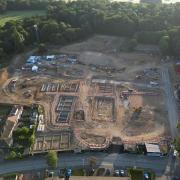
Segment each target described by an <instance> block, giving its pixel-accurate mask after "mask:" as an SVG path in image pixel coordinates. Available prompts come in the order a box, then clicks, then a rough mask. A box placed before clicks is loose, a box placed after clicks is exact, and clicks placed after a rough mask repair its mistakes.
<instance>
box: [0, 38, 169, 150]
mask: <svg viewBox="0 0 180 180" xmlns="http://www.w3.org/2000/svg"><path fill="white" fill-rule="evenodd" d="M124 41H125V39H122V38H117V37H110V36H94V37H92V38H90V39H88V40H86V41H83V42H80V43H76V44H72V45H69V46H65V47H63V48H61V49H59V54H62V53H63V54H64V53H68V54H76V55H77V57H78V63H76V64H71V65H69V64H68V65H66V66H64V64H63V66H60V65H59V64H60V63H58V67H56V68H55V70H54V72H53V69H51V70H50V73H49V74H48V72H49V71H48V67H47V69H46V71H45V72H44V71H40V72H38V73H32V72H23V71H21V72H20V71H18V76H17V74H16V73H15V75H14V76H13V77H11V78H10V79H8V78H7V81H6V82H5V83H4V85H2V91H1V94H0V101H1V103H4V102H7V103H16V104H25V105H27V104H33V103H35V104H39V105H42V106H43V107H44V113H45V125H46V127H45V131H44V132H43V133H42V134H39V133H38V135H37V136H38V137H37V139H38V138H39V139H41V137H42V136H43V137H44V136H45V134H46V133H47V134H48V138H49V134H50V132H58V133H61V132H64V131H65V132H66V133H70V135H69V141H68V142H67V143H68V148H69V149H71V148H72V149H73V148H77V147H81V148H94V149H98V148H100V149H103V148H106V147H107V146H108V145H109V143H110V141H111V139H112V138H113V137H120V139H121V140H122V142H124V143H137V142H144V141H146V142H159V141H160V140H161V139H165V138H166V137H167V136H168V135H169V132H168V130H167V127H168V123H167V113H166V109H165V104H164V99H163V91H162V90H161V88H160V87H161V76H160V74H161V69H160V58H159V57H158V56H157V55H152V54H150V53H149V52H150V51H151V49H150V48H151V47H149V49H150V50H149V52H148V51H147V53H140V52H131V53H130V52H121V51H120V50H121V47H122V46H123V44H124ZM146 49H148V46H147V47H146ZM53 50H54V49H53ZM57 50H58V48H57V49H56V51H57ZM49 51H50V52H51V49H50V50H49ZM17 68H20V67H17ZM80 71H81V75H80V76H79V72H80ZM58 72H64V74H67V72H71V73H69V74H68V76H65V75H62V74H61V75H59V74H58ZM65 72H66V73H65ZM52 73H53V76H52ZM6 77H8V76H7V75H6ZM2 78H4V77H2ZM12 80H15V83H16V85H15V86H14V85H13V86H12V84H11V83H12ZM151 81H156V82H158V84H159V87H156V88H153V87H151V86H149V83H150V82H151ZM0 82H1V79H0ZM45 138H46V137H45ZM36 144H38V141H37V143H36ZM38 147H41V146H38ZM36 149H37V147H36Z"/></svg>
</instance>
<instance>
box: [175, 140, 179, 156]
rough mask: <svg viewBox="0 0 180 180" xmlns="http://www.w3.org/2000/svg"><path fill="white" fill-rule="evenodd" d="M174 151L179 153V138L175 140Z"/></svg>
mask: <svg viewBox="0 0 180 180" xmlns="http://www.w3.org/2000/svg"><path fill="white" fill-rule="evenodd" d="M175 149H176V150H177V151H178V152H179V153H180V136H179V137H177V138H176V139H175Z"/></svg>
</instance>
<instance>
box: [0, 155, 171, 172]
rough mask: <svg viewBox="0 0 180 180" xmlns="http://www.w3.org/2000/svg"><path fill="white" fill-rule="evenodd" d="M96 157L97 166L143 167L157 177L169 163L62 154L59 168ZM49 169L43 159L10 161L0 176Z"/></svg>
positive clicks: (133, 157) (160, 159)
mask: <svg viewBox="0 0 180 180" xmlns="http://www.w3.org/2000/svg"><path fill="white" fill-rule="evenodd" d="M92 156H93V157H96V159H97V165H101V166H109V165H113V166H114V167H115V168H116V167H119V168H126V167H132V166H136V167H143V168H150V169H152V170H153V171H154V172H155V173H156V174H157V175H162V174H163V173H164V172H165V169H166V165H167V163H168V158H167V157H147V156H144V155H133V154H115V153H114V154H107V153H102V152H99V153H83V154H72V153H61V154H60V157H59V161H58V168H65V167H70V168H71V167H72V168H73V167H79V166H81V167H82V166H85V165H88V162H89V161H88V159H89V157H92ZM43 168H47V164H46V160H45V159H44V158H43V157H37V156H36V157H30V158H28V159H26V160H20V161H12V162H11V161H9V162H4V163H2V164H0V174H5V173H12V172H18V171H19V172H21V171H31V170H38V169H39V170H40V169H43Z"/></svg>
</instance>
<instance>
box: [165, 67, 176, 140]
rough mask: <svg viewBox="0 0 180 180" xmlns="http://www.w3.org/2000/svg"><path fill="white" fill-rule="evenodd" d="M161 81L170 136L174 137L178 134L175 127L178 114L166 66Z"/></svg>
mask: <svg viewBox="0 0 180 180" xmlns="http://www.w3.org/2000/svg"><path fill="white" fill-rule="evenodd" d="M162 82H163V85H164V91H165V96H166V104H167V110H168V118H169V125H170V130H171V135H172V138H175V137H176V136H177V135H178V131H177V128H176V125H177V121H178V114H177V106H176V100H175V97H174V91H173V85H172V84H171V80H170V76H169V70H168V68H167V67H164V69H163V70H162Z"/></svg>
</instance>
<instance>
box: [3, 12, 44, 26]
mask: <svg viewBox="0 0 180 180" xmlns="http://www.w3.org/2000/svg"><path fill="white" fill-rule="evenodd" d="M36 15H45V11H43V10H42V11H41V10H33V11H27V10H26V11H8V12H6V13H5V14H3V15H0V26H3V25H4V24H5V23H6V22H8V21H10V20H19V19H22V18H25V17H31V16H36Z"/></svg>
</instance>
